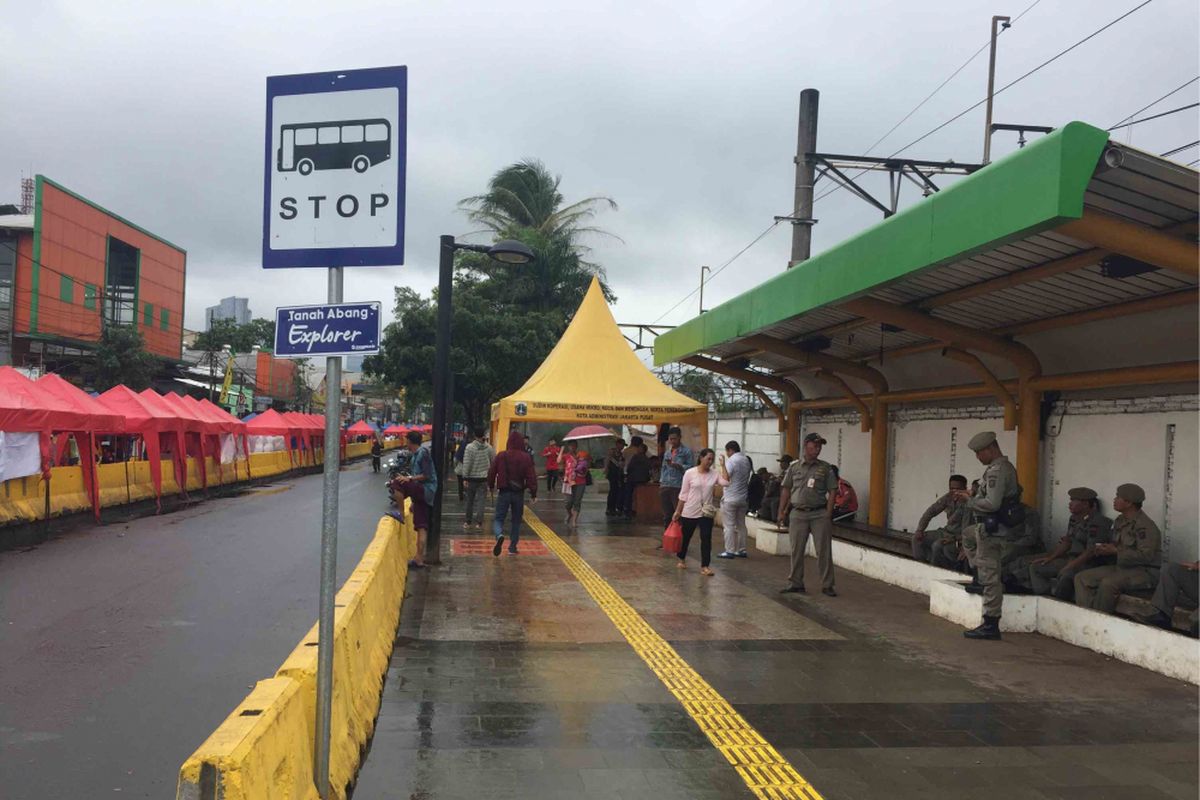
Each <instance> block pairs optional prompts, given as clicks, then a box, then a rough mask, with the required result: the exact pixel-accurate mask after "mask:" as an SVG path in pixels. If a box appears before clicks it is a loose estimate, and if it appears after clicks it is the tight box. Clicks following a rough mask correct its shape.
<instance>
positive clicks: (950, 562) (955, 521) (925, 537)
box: [912, 475, 967, 569]
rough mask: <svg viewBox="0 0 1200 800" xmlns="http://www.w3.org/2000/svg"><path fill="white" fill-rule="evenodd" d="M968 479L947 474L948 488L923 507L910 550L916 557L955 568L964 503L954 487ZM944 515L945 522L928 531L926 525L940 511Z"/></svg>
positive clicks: (961, 487)
mask: <svg viewBox="0 0 1200 800" xmlns="http://www.w3.org/2000/svg"><path fill="white" fill-rule="evenodd" d="M966 488H967V479H966V478H964V477H963V476H962V475H951V476H950V488H949V489H948V490H947V491H946V493H945V494H944V495H942V496H941V497H939V498H938V499H937V500H935V501H934V503H933V505H931V506H930V507H929V508H927V509H925V513H924V514H922V515H921V520H920V522H918V523H917V530H916V532H914V533H913V537H912V554H913V558H914V559H916V560H917V561H923V562H925V563H927V564H932V565H933V566H935V567H942V568H943V569H954V568H955V567H957V565H958V548H959V542H960V541H961V539H962V527H963V519H964V518H965V517H966V511H967V509H966V504H965V502H964V501H963V499H962V497H961V496H959V495H958V494H956V493H955V491H954V490H955V489H966ZM942 513H944V514H945V515H946V524H945V526H943V527H942V528H939V529H938V530H935V531H934V532H933V533H930V532H929V531H927V530H926V529H927V528H928V527H929V523H930V522H932V521H933V520H934V518H935V517H937V516H938V515H939V514H942Z"/></svg>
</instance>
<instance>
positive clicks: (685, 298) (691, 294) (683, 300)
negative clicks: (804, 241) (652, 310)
mask: <svg viewBox="0 0 1200 800" xmlns="http://www.w3.org/2000/svg"><path fill="white" fill-rule="evenodd" d="M780 222H782V220H775V221H774V222H772V223H771V225H770V226H769V227H768V228H767V229H766V230H764V231H763V232H762V233H760V234H759V235H758V236H755V237H754V238H753V239H752V240H751V241H750V244H748V245H746V246H745V247H743V248H742V249H741V250H738V251H737V252H736V253H734V254H733V257H732V258H730V259H729V260H728V261H726V262H725V263H724V264H722V265H721V266H719V267H717V268H716V269H715V270H714V271H713V272H712V274H710V275H709V276H708V282H711V281H712V279H713V278H715V277H717V276H718V275H720V274H721V272H722V271H723V270H724V269H725V268H726V267H728V266H729V265H730V264H732V263H733V262H734V261H737V260H738V259H739V258H741V256H742V254H743V253H745V252H746V251H747V250H749V249H750V248H751V247H754V245H756V244H758V243H759V241H761V240H762V238H763V237H764V236H766V235H767V234H768V233H770V232H771V231H773V230H775V228H776V227H777V226H778V225H779V223H780ZM699 291H700V287H699V286H697V287H696V288H695V289H693V290H692V291H690V292H688V293H687V294H686V295H684V296H683V297H681V298H680V299H679V302H677V303H676V304H675V305H673V306H671V307H670V308H668V309H667V310H666V311H664V312H663V313H662V314H660V315H659V317H658V319H656V320H654V322H659V321H660V320H661V319H662V318H663V317H665V316H667V315H668V314H670V313H671V312H672V311H674V310H675V309H677V308H679V307H680V306H681V305H683V304H684V303H686V302H687V301H688V300H690V299H691V298H692V297H695V296H696V294H697V293H698V292H699ZM651 324H654V323H651Z"/></svg>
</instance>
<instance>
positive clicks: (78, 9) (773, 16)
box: [0, 0, 1200, 328]
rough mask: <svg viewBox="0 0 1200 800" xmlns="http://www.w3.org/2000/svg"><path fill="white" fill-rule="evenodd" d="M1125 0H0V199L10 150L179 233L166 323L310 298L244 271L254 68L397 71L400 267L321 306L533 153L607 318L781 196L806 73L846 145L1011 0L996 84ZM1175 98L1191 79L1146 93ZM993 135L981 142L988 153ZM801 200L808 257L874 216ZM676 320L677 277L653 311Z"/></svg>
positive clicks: (257, 119) (1135, 18) (1106, 77)
mask: <svg viewBox="0 0 1200 800" xmlns="http://www.w3.org/2000/svg"><path fill="white" fill-rule="evenodd" d="M1138 2H1139V0H1089V1H1088V2H1082V0H1041V1H1040V2H1038V3H1036V4H1033V2H1032V0H1012V2H1007V3H1005V2H990V3H981V2H974V1H973V0H938V1H936V2H935V1H934V0H908V1H907V2H902V3H897V2H894V0H888V1H887V2H883V1H882V0H870V2H865V1H864V2H854V0H844V1H843V2H823V3H815V2H801V3H791V4H781V3H764V2H739V3H734V2H728V0H725V2H712V3H707V2H701V3H689V4H684V3H677V4H668V3H659V2H645V0H641V2H594V3H589V4H587V6H586V7H583V8H574V7H573V5H574V4H569V3H533V2H494V0H492V1H490V2H476V1H475V0H458V2H454V3H439V2H428V1H427V0H426V1H423V2H401V3H397V2H349V1H345V2H338V3H330V2H321V3H316V2H298V1H297V0H293V1H292V2H272V3H266V2H247V1H246V0H237V2H205V3H189V4H186V6H187V7H186V8H185V7H183V6H184V4H176V3H156V4H147V3H145V2H119V1H117V0H106V2H103V3H97V2H55V1H54V0H45V1H44V2H40V3H31V2H27V1H26V0H0V20H3V23H0V52H2V53H4V67H3V69H2V70H0V109H3V111H2V112H0V202H13V201H16V200H17V199H18V181H19V179H20V178H21V177H22V176H23V175H27V174H29V173H30V171H31V170H32V171H33V172H40V173H42V174H45V175H46V176H48V177H51V178H53V179H55V180H57V181H59V182H61V183H63V184H64V185H66V186H67V187H69V188H71V189H74V190H75V191H78V192H79V193H81V194H83V195H84V196H86V197H88V198H90V199H93V200H95V201H96V202H98V203H100V204H102V205H104V206H106V207H107V208H109V209H111V210H113V211H115V212H117V213H119V214H122V215H124V216H126V217H128V218H130V219H131V220H133V221H135V222H137V223H139V224H141V225H143V226H144V227H146V228H149V229H150V230H152V231H154V232H156V233H159V234H161V235H162V236H164V237H166V238H167V239H170V240H171V241H173V242H176V243H178V244H180V245H181V246H183V247H185V248H186V249H187V251H188V284H187V313H186V324H187V325H188V326H189V327H192V328H197V327H200V326H202V324H203V310H204V307H205V306H207V305H211V304H213V303H215V302H216V301H217V300H218V299H219V298H221V297H224V296H227V295H230V294H237V295H243V296H248V297H249V298H250V301H251V309H252V310H253V312H254V314H255V315H256V316H272V314H273V310H274V307H275V306H277V305H288V304H297V303H307V302H319V301H321V300H323V299H324V296H325V294H324V293H325V278H324V274H323V272H322V271H320V270H287V271H284V272H279V271H275V272H265V271H264V270H262V269H261V267H260V264H259V255H260V248H261V236H262V232H261V220H262V216H261V213H262V212H261V204H262V198H263V194H262V176H263V168H262V163H261V158H262V141H263V126H264V105H265V77H266V76H267V75H277V74H288V73H297V72H314V71H322V70H335V69H353V68H359V67H372V66H389V65H395V64H404V65H407V66H408V68H409V100H408V122H409V128H408V131H409V133H408V136H409V138H408V181H407V202H408V213H407V247H406V251H407V252H406V258H405V261H406V263H405V265H404V266H402V267H396V268H361V269H357V270H352V271H350V274H349V276H348V277H347V280H346V297H347V299H348V300H360V299H380V300H383V301H384V304H385V307H389V308H390V305H391V296H392V287H393V286H394V285H397V284H400V285H408V286H412V287H413V288H415V289H417V290H418V291H421V292H422V293H428V292H429V290H430V289H431V288H432V286H433V285H434V284H435V283H436V260H437V237H438V235H439V234H442V233H453V234H462V233H466V232H468V231H470V230H471V226H470V225H468V223H467V222H466V221H465V219H464V218H463V217H462V215H461V214H459V213H458V212H457V211H456V208H455V206H456V202H457V201H458V200H459V199H460V198H462V197H465V196H468V195H471V194H475V193H477V192H479V191H481V190H482V189H483V187H484V185H485V183H486V181H487V180H488V178H489V177H490V176H491V175H492V174H493V173H494V172H495V171H496V170H497V169H499V168H501V167H503V166H505V165H507V164H509V163H512V162H513V161H516V160H518V159H521V158H525V157H536V158H540V159H542V160H543V161H544V162H545V163H546V164H547V165H548V166H549V167H550V168H551V169H552V170H553V171H555V172H557V173H560V174H561V175H562V177H563V181H562V187H561V188H562V191H563V193H564V194H565V195H566V197H567V199H568V200H575V199H579V198H581V197H584V196H587V195H607V196H610V197H612V198H614V199H615V200H616V201H617V202H618V203H619V204H620V210H619V211H617V212H606V213H605V214H604V215H603V216H602V217H601V219H599V220H598V224H600V225H602V226H603V227H605V228H607V229H608V230H610V231H612V232H613V233H616V234H617V235H619V236H620V237H621V238H622V239H623V240H624V244H620V243H614V242H604V241H597V242H595V249H594V253H593V258H594V259H595V260H597V261H599V262H600V263H602V264H603V265H604V266H605V268H606V269H607V272H608V277H609V280H610V281H611V283H612V286H613V288H614V290H615V291H616V293H617V295H618V297H619V300H618V303H617V307H616V316H617V318H618V320H619V321H622V322H651V321H655V320H657V319H659V317H660V316H662V314H663V313H664V312H665V311H666V310H667V309H668V308H669V307H670V306H672V305H673V304H674V303H675V302H676V301H677V300H678V299H679V298H681V297H682V296H683V295H684V294H686V293H687V292H688V291H690V290H691V289H693V288H695V286H696V283H697V278H698V273H699V268H700V266H701V265H702V264H708V265H711V266H714V267H716V266H719V265H720V264H722V263H723V262H725V261H726V260H727V259H728V258H729V257H731V256H732V255H733V254H734V253H736V252H737V251H738V250H740V249H741V248H742V247H743V246H745V245H746V244H747V243H748V242H750V241H751V240H752V239H753V238H754V237H755V236H756V235H757V234H758V233H760V232H761V231H762V230H763V229H764V228H766V227H767V226H768V225H769V224H770V223H771V218H772V216H773V215H776V214H787V213H790V212H791V195H792V181H793V177H792V173H793V165H792V157H793V155H794V151H795V138H796V113H797V103H798V98H799V93H800V91H801V89H803V88H805V87H815V88H818V89H820V90H821V119H820V133H819V146H820V148H821V149H822V150H825V151H830V152H844V153H854V152H862V151H863V150H865V149H866V148H867V147H868V146H869V145H870V144H871V143H872V142H874V141H875V140H876V139H877V138H879V136H881V135H882V134H883V133H884V132H885V131H887V130H888V129H889V128H890V127H892V125H893V124H894V123H895V122H897V121H898V120H899V119H900V118H902V117H903V116H904V115H905V114H906V113H907V112H908V111H909V110H910V109H911V108H912V107H913V106H914V105H915V104H916V103H918V102H919V101H920V100H921V99H922V98H924V97H925V96H926V95H927V94H928V93H929V92H930V91H932V90H933V89H934V87H936V86H937V85H938V84H939V83H941V82H942V81H943V80H944V79H945V78H946V77H947V76H948V75H949V74H950V73H951V72H952V71H953V70H954V69H955V68H957V67H958V66H959V65H960V64H962V62H963V61H965V60H966V59H967V58H968V57H969V56H970V55H971V54H972V53H973V52H975V50H976V49H978V48H979V47H980V45H982V44H983V43H984V42H985V41H986V40H987V38H988V27H989V24H990V18H991V15H992V14H996V13H1006V14H1009V15H1011V16H1014V17H1015V16H1016V15H1017V14H1020V13H1021V12H1022V11H1024V10H1025V9H1027V8H1029V7H1030V5H1031V4H1033V8H1032V10H1030V11H1029V12H1028V14H1027V15H1026V16H1025V17H1024V18H1022V19H1021V20H1020V21H1019V22H1018V23H1017V24H1016V25H1015V26H1014V27H1013V28H1012V30H1010V31H1009V32H1007V33H1006V34H1004V35H1003V36H1002V37H1001V39H1000V47H999V57H998V67H997V72H998V78H997V80H998V85H1003V84H1004V83H1006V82H1008V81H1009V80H1012V79H1013V78H1016V77H1017V76H1019V75H1021V74H1022V73H1024V72H1025V71H1027V70H1028V69H1030V68H1032V67H1034V66H1036V65H1038V64H1039V63H1041V62H1042V61H1044V60H1045V59H1047V58H1049V57H1050V56H1052V55H1053V54H1055V53H1057V52H1058V51H1059V50H1061V49H1063V48H1065V47H1067V46H1069V45H1070V44H1072V43H1074V42H1076V41H1078V40H1079V39H1081V38H1083V37H1084V36H1086V35H1087V34H1088V33H1090V32H1092V31H1093V30H1095V29H1096V28H1099V27H1100V26H1101V25H1103V24H1104V23H1105V22H1108V21H1109V20H1111V19H1113V18H1115V17H1117V16H1119V15H1120V14H1122V13H1123V12H1125V11H1127V10H1129V9H1131V8H1133V7H1134V6H1136V5H1137V4H1138ZM1197 30H1198V12H1197V3H1196V2H1195V0H1153V2H1151V3H1150V4H1149V5H1148V6H1146V7H1145V8H1143V9H1141V10H1140V11H1138V12H1137V13H1135V14H1133V15H1132V16H1131V17H1129V18H1128V19H1127V20H1125V21H1123V22H1121V23H1120V24H1118V25H1116V26H1115V27H1113V28H1112V29H1110V30H1108V31H1106V32H1104V33H1102V34H1100V35H1099V36H1098V37H1097V38H1095V39H1094V40H1092V41H1091V42H1088V43H1087V44H1084V45H1082V46H1081V47H1080V48H1079V49H1077V50H1075V51H1074V52H1072V53H1070V54H1068V55H1066V56H1065V57H1063V58H1062V59H1061V60H1059V61H1057V62H1056V63H1054V64H1052V65H1050V66H1049V67H1047V68H1045V69H1043V70H1041V71H1040V72H1038V73H1037V74H1036V75H1034V76H1032V77H1030V78H1029V79H1027V80H1026V81H1024V82H1023V83H1021V84H1020V85H1018V86H1016V87H1014V88H1013V89H1011V90H1010V91H1008V92H1006V93H1005V94H1003V95H1001V96H1000V97H999V98H998V99H997V103H996V120H997V121H998V122H1022V123H1029V124H1040V125H1054V126H1060V125H1062V124H1064V123H1066V122H1069V121H1071V120H1083V121H1087V122H1091V123H1093V124H1096V125H1099V126H1101V127H1107V126H1109V125H1112V124H1114V123H1116V122H1117V121H1119V120H1120V119H1122V118H1123V117H1125V116H1126V115H1128V114H1130V113H1132V112H1133V111H1136V110H1137V109H1138V108H1140V107H1141V106H1143V105H1146V104H1147V103H1150V102H1151V101H1153V100H1154V99H1156V98H1158V97H1159V96H1160V95H1163V94H1165V93H1166V92H1168V91H1170V90H1171V89H1173V88H1175V87H1177V86H1179V85H1180V84H1182V83H1184V82H1185V81H1187V80H1189V79H1190V78H1193V77H1195V76H1196V75H1197V74H1198V71H1200V70H1198V67H1197V63H1198V60H1200V58H1198V50H1197V47H1198V46H1197V41H1198V39H1197ZM986 70H987V59H986V53H984V54H983V55H981V56H980V57H979V58H977V59H976V60H975V61H974V62H973V63H971V65H970V66H968V67H967V68H966V69H965V70H963V72H962V73H961V74H960V75H959V76H958V77H957V78H956V79H955V80H954V81H952V82H951V83H950V84H949V85H947V86H946V87H945V88H944V89H943V90H942V91H941V92H940V93H939V94H938V95H937V96H936V97H935V98H934V99H933V100H931V101H930V102H929V103H928V104H927V105H926V106H925V107H924V108H922V109H921V110H920V111H919V112H918V113H917V114H915V115H914V116H913V117H912V119H910V120H909V121H908V122H906V123H905V124H904V125H903V126H902V127H901V128H900V129H899V130H898V131H896V132H895V133H894V134H892V135H891V136H890V137H889V138H888V139H887V140H886V141H884V142H883V143H882V144H881V145H880V147H879V149H878V151H877V152H882V153H883V154H884V155H887V154H890V153H891V152H893V151H894V150H895V149H897V148H899V147H900V146H902V145H904V144H906V143H907V142H910V141H912V140H913V139H915V138H916V137H917V136H919V135H920V134H922V133H924V132H926V131H928V130H929V129H930V128H932V127H934V126H935V125H937V124H938V123H940V122H942V121H943V120H945V119H947V118H949V117H951V116H953V115H954V114H956V113H957V112H959V111H961V110H962V109H963V108H965V107H967V106H969V105H970V104H972V103H973V102H975V101H976V100H979V99H980V98H981V97H982V96H983V93H984V90H985V86H986ZM1196 98H1197V84H1195V83H1193V84H1192V85H1191V86H1189V87H1187V88H1186V89H1185V90H1183V91H1181V92H1179V93H1177V94H1175V95H1174V96H1172V97H1171V98H1168V99H1167V100H1165V101H1163V102H1162V103H1160V104H1158V105H1157V106H1155V107H1154V108H1153V109H1151V110H1150V111H1148V112H1146V113H1147V114H1150V113H1154V112H1155V111H1159V110H1167V109H1170V108H1174V107H1177V106H1181V105H1186V104H1187V103H1191V102H1195V100H1196ZM982 127H983V109H982V108H980V109H978V110H976V111H974V112H972V113H971V114H968V115H967V116H966V117H964V118H963V119H962V120H960V121H958V122H956V123H955V124H953V125H950V126H948V127H947V128H945V129H944V130H942V131H941V132H939V133H938V134H936V135H934V136H931V137H930V138H928V139H926V140H925V141H924V142H922V143H921V144H919V145H918V146H917V147H915V148H913V149H912V150H910V151H906V152H907V154H909V155H912V156H914V157H920V158H937V159H944V158H953V159H956V160H958V161H977V160H978V159H979V156H980V147H981V140H982V133H981V131H982ZM1197 127H1198V126H1197V115H1196V112H1195V110H1192V111H1190V112H1185V113H1182V114H1176V115H1174V116H1171V117H1168V118H1165V119H1163V120H1160V121H1156V122H1152V123H1147V124H1145V125H1139V126H1137V127H1135V128H1133V129H1130V130H1126V131H1123V132H1121V133H1120V134H1119V136H1120V140H1121V141H1128V142H1131V143H1132V144H1134V145H1136V146H1138V147H1142V148H1144V149H1147V150H1151V151H1153V152H1156V153H1159V152H1163V151H1166V150H1169V149H1172V148H1174V147H1177V146H1179V145H1183V144H1187V143H1188V142H1192V141H1194V140H1196V139H1200V135H1197ZM1013 147H1015V142H1014V139H1013V137H1011V136H1007V135H1001V136H998V137H997V139H996V142H995V145H994V153H996V154H1001V155H1002V154H1003V153H1006V152H1008V151H1009V150H1011V149H1012V148H1013ZM1176 158H1178V159H1179V160H1181V161H1182V162H1183V163H1187V162H1189V161H1192V160H1194V159H1197V158H1200V153H1198V152H1197V151H1196V148H1191V149H1189V150H1186V151H1184V152H1182V153H1180V154H1179V155H1178V156H1176ZM877 180H879V181H883V180H884V179H883V178H878V179H877ZM875 185H876V186H877V187H880V186H881V184H880V183H876V184H875ZM905 192H906V196H907V198H908V200H910V201H913V202H918V201H919V198H918V197H917V196H916V193H915V190H914V189H913V188H912V187H909V188H907V189H906V190H905ZM815 215H816V216H817V217H818V218H819V219H820V223H819V224H818V225H817V227H816V233H815V245H814V251H819V250H821V249H823V248H826V247H829V246H830V245H832V244H835V243H837V242H838V241H840V240H841V239H843V238H845V237H846V236H847V235H849V234H851V233H853V232H854V231H856V230H859V229H861V228H863V227H865V226H867V225H870V224H874V223H875V222H877V221H878V219H879V215H878V214H877V213H876V212H874V211H872V210H871V209H870V208H869V207H868V206H866V205H865V204H863V203H862V202H861V201H858V200H856V199H854V198H851V197H849V196H848V193H846V192H839V193H838V194H836V195H833V196H831V197H830V198H829V199H827V200H825V201H822V202H821V203H820V204H818V206H817V209H816V213H815ZM789 247H790V233H789V232H788V227H787V226H786V225H781V226H779V227H778V228H776V229H775V230H774V231H772V232H771V233H770V234H769V235H767V236H766V237H764V239H763V240H762V241H761V242H759V243H758V244H757V245H756V246H755V247H754V248H752V249H750V250H749V251H748V252H747V253H746V254H745V255H743V256H742V257H741V258H740V259H738V260H737V262H736V263H735V264H734V265H733V266H731V267H730V268H729V269H727V270H725V271H724V272H723V273H722V274H721V275H719V276H717V277H716V278H715V279H714V280H713V281H712V283H711V285H710V287H709V288H708V289H707V290H706V306H709V307H711V306H712V305H714V304H716V303H717V302H720V301H722V300H725V299H728V298H730V297H733V296H734V295H736V294H738V293H739V292H741V291H743V290H745V289H746V288H749V287H750V286H753V285H755V284H757V283H759V282H760V281H762V280H763V279H765V278H766V277H768V276H770V275H772V274H774V273H775V272H777V271H779V270H782V269H784V267H785V266H786V263H787V258H788V253H789ZM695 313H696V301H695V298H692V299H691V300H689V301H688V302H687V303H685V304H684V305H682V306H680V307H678V308H677V309H675V310H674V311H673V312H671V313H670V314H668V315H667V317H666V319H665V320H663V321H664V322H667V323H679V322H682V321H684V320H686V319H688V318H690V317H692V316H694V315H695Z"/></svg>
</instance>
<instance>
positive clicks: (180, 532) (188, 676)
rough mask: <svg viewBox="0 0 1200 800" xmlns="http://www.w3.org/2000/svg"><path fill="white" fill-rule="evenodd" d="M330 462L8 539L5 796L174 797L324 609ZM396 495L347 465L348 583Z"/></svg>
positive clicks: (0, 754)
mask: <svg viewBox="0 0 1200 800" xmlns="http://www.w3.org/2000/svg"><path fill="white" fill-rule="evenodd" d="M321 480H322V479H321V476H320V475H312V476H305V477H302V478H296V479H290V480H284V481H279V482H277V483H275V484H272V485H271V486H268V487H263V488H260V489H258V490H256V491H254V492H251V493H248V494H245V495H242V496H240V497H232V498H225V499H219V500H210V501H207V502H204V503H200V504H198V505H196V506H194V507H192V508H191V509H188V510H186V511H181V512H178V513H175V514H170V515H164V516H161V517H148V518H144V519H140V520H135V521H131V522H129V523H122V524H114V525H107V526H104V527H92V526H87V525H81V526H80V528H79V529H77V530H75V531H74V532H71V533H68V534H65V535H63V536H60V537H58V538H56V539H53V540H51V541H49V542H47V543H45V544H43V545H41V546H39V547H37V548H35V549H32V550H28V551H24V552H8V553H0V796H2V797H4V798H6V800H25V798H60V797H61V798H75V797H154V798H163V797H173V796H174V793H175V781H176V776H177V773H178V770H179V766H180V764H182V763H183V761H184V759H186V758H187V757H188V756H189V755H190V754H191V753H192V751H194V750H195V748H196V747H197V746H198V745H199V744H200V743H201V742H202V741H203V740H204V739H205V738H206V737H207V736H208V734H209V733H210V732H211V731H212V730H213V728H215V727H216V726H217V725H218V724H219V723H220V722H221V720H223V719H224V718H225V717H226V715H228V713H229V712H230V711H231V710H232V709H233V707H234V706H235V705H236V704H237V703H238V702H239V701H240V700H241V699H242V698H243V697H244V696H245V695H246V693H247V691H248V690H249V689H250V688H251V687H252V686H253V684H254V683H255V681H257V680H261V679H263V678H268V677H270V676H271V675H272V674H274V672H275V670H276V669H277V668H278V666H279V664H280V663H281V662H282V661H283V659H284V657H285V656H286V655H287V654H288V653H289V652H290V651H291V650H292V648H293V647H295V646H296V643H297V642H298V641H299V640H300V638H301V637H302V636H303V635H304V634H305V632H306V631H308V629H309V628H310V627H311V626H312V625H313V624H314V623H315V622H316V618H317V592H318V576H319V561H318V559H319V550H320V524H321ZM384 510H386V499H385V497H384V490H383V481H382V480H381V479H380V478H379V477H377V476H374V475H372V473H371V470H370V466H369V463H363V462H360V463H359V464H355V465H351V466H350V467H349V468H347V470H345V471H343V473H342V485H341V514H340V524H339V528H340V536H339V542H338V545H339V546H338V583H339V584H340V583H341V582H342V581H343V580H345V578H346V576H347V575H349V573H350V571H351V570H353V568H354V566H355V563H356V562H357V561H358V559H359V557H360V556H361V555H362V552H363V550H364V548H365V547H366V546H367V544H368V543H369V542H370V540H371V537H372V536H373V535H374V532H375V526H376V523H377V522H378V519H379V516H380V515H381V514H382V513H383V511H384Z"/></svg>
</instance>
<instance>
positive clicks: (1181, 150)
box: [1159, 139, 1200, 158]
mask: <svg viewBox="0 0 1200 800" xmlns="http://www.w3.org/2000/svg"><path fill="white" fill-rule="evenodd" d="M1198 144H1200V139H1197V140H1196V141H1194V142H1189V143H1187V144H1185V145H1183V146H1182V147H1176V148H1175V149H1174V150H1168V151H1167V152H1165V153H1159V155H1160V156H1162V157H1163V158H1166V157H1167V156H1173V155H1175V154H1176V153H1182V152H1183V151H1184V150H1187V149H1188V148H1190V147H1195V146H1196V145H1198Z"/></svg>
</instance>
